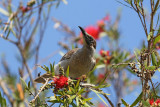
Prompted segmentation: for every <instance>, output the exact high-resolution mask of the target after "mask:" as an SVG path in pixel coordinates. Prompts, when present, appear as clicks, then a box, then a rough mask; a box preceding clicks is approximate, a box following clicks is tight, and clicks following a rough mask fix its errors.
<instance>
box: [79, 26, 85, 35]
mask: <svg viewBox="0 0 160 107" xmlns="http://www.w3.org/2000/svg"><path fill="white" fill-rule="evenodd" d="M78 27H79V28H80V30H81V32H82V34H83V35H84V36H86V31H85V30H84V29H83V28H82V27H80V26H78Z"/></svg>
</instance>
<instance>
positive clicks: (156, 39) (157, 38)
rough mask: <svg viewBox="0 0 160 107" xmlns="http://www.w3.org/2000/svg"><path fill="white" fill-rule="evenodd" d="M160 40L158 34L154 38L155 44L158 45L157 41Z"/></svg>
mask: <svg viewBox="0 0 160 107" xmlns="http://www.w3.org/2000/svg"><path fill="white" fill-rule="evenodd" d="M159 40H160V35H159V36H157V37H156V38H155V39H154V43H153V44H154V45H156V43H157V42H158V41H159Z"/></svg>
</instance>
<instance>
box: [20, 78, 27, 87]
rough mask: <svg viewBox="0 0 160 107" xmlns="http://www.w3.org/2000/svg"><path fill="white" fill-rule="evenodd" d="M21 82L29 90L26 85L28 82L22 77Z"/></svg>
mask: <svg viewBox="0 0 160 107" xmlns="http://www.w3.org/2000/svg"><path fill="white" fill-rule="evenodd" d="M20 80H21V82H22V85H23V86H24V87H25V88H27V84H26V82H25V81H24V80H23V79H22V78H21V77H20Z"/></svg>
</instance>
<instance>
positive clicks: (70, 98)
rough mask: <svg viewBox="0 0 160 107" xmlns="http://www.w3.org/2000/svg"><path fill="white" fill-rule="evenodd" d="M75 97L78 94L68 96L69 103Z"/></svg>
mask: <svg viewBox="0 0 160 107" xmlns="http://www.w3.org/2000/svg"><path fill="white" fill-rule="evenodd" d="M75 97H76V95H73V96H71V97H69V98H68V103H69V104H70V103H71V102H72V101H73V99H74V98H75Z"/></svg>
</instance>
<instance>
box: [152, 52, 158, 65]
mask: <svg viewBox="0 0 160 107" xmlns="http://www.w3.org/2000/svg"><path fill="white" fill-rule="evenodd" d="M151 57H152V64H153V65H154V66H156V65H157V61H156V56H155V53H154V52H152V54H151Z"/></svg>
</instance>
